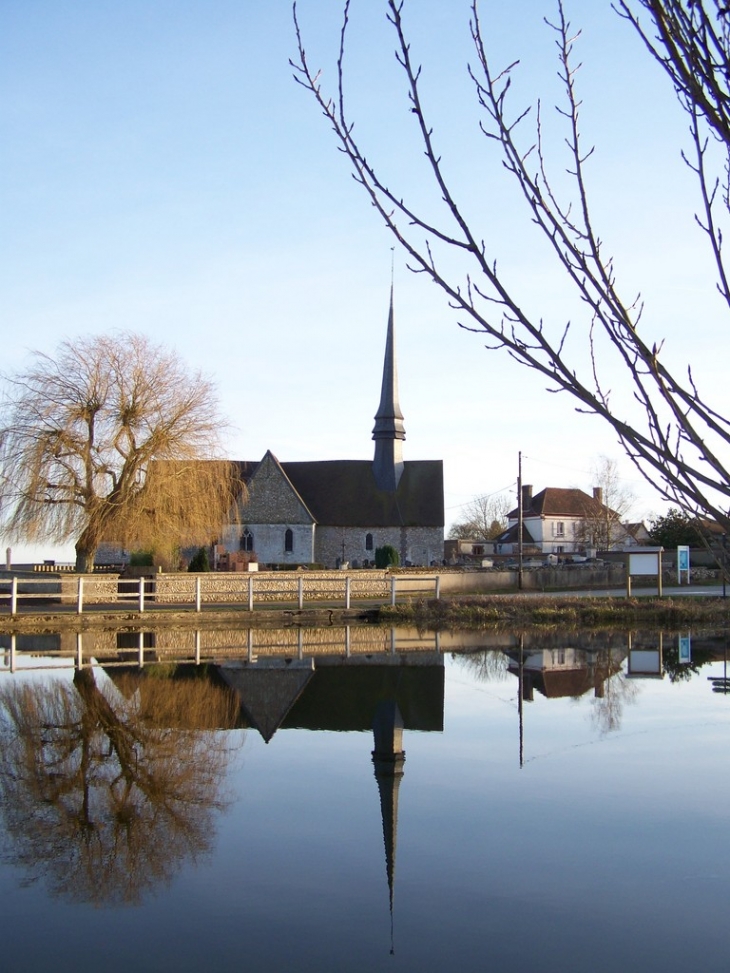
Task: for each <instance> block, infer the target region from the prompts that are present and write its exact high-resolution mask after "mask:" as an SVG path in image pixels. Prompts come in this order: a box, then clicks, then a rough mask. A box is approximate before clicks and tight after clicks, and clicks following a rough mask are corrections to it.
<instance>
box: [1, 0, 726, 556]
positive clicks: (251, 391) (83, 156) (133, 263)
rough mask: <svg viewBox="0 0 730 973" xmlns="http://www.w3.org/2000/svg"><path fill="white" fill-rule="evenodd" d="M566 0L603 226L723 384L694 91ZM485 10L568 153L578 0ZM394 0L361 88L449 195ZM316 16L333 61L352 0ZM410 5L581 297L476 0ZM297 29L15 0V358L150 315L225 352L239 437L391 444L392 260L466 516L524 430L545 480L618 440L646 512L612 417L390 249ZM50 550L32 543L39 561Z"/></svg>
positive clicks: (4, 77) (417, 441)
mask: <svg viewBox="0 0 730 973" xmlns="http://www.w3.org/2000/svg"><path fill="white" fill-rule="evenodd" d="M566 9H567V12H568V15H569V17H570V19H571V21H572V22H573V23H574V24H575V26H576V29H577V28H578V27H580V28H581V30H582V34H581V37H580V39H579V41H578V53H579V57H578V60H580V61H581V62H582V68H581V70H580V72H579V83H580V90H581V92H582V97H583V106H582V108H581V121H582V125H583V131H584V135H585V138H586V140H587V144H595V146H596V152H595V155H594V157H593V158H592V160H591V163H590V167H591V168H590V186H589V190H590V192H591V194H592V199H593V204H594V214H595V217H596V222H597V223H598V225H599V228H600V234H601V237H602V238H603V239H604V240H605V242H606V246H607V248H608V249H609V250H610V251H611V252H612V253H613V254H614V255H615V260H616V268H617V274H618V276H619V280H620V281H621V282H622V283H623V285H624V292H625V293H631V294H633V293H634V292H637V293H638V292H641V295H642V298H643V300H644V301H645V306H646V310H645V315H644V322H645V324H644V326H645V327H646V328H647V329H648V330H649V332H650V333H651V334H656V336H657V338H658V340H662V339H665V340H666V346H665V347H666V354H667V355H668V356H669V358H670V360H671V361H673V362H675V363H679V364H680V365H682V364H684V363H686V362H688V361H689V360H690V359H691V361H692V364H693V368H694V371H695V375H696V377H698V378H699V379H700V380H701V381H702V382H703V383H704V385H705V387H707V388H708V389H710V390H714V389H717V390H718V394H719V392H720V390H721V389H722V387H724V386H723V385H722V384H721V383H723V382H724V381H725V379H724V376H723V374H722V371H721V369H722V368H723V362H722V361H721V360H719V356H717V348H716V344H715V341H714V337H715V335H716V332H717V324H718V321H719V315H720V313H721V306H720V304H719V301H718V300H717V298H716V295H715V292H714V281H713V279H712V276H711V274H710V269H711V268H709V266H708V261H707V259H706V249H705V244H704V241H703V238H702V235H701V233H700V231H699V229H698V228H697V226H696V224H695V222H694V207H695V206H696V201H697V200H696V196H695V187H694V184H693V182H692V177H691V174H690V173H689V172H688V171H687V168H686V166H684V164H683V163H682V159H681V150H682V148H683V147H684V148H686V146H687V122H686V119H685V118H684V116H683V115H682V112H681V110H680V109H679V107H678V105H677V104H676V101H675V99H674V96H673V93H672V91H671V89H670V88H669V87H668V85H667V83H666V81H665V80H664V78H663V76H662V75H661V72H660V71H659V69H658V68H657V66H656V65H654V64H653V63H652V62H651V61H650V60H649V59H648V57H647V55H646V54H645V53H644V51H643V50H642V48H641V45H640V42H639V41H638V39H637V38H636V37H635V36H634V34H633V33H632V30H631V28H630V26H629V25H627V24H626V23H625V22H623V21H621V19H620V18H619V17H618V16H617V15H616V13H615V12H614V11H612V9H611V4H610V2H609V0H566ZM480 11H481V16H482V18H483V21H484V23H485V24H486V25H487V28H488V29H487V45H488V47H489V49H490V51H492V52H493V53H494V58H495V61H496V62H498V63H501V64H504V65H506V64H508V63H510V62H511V61H514V60H515V59H518V58H519V60H520V67H519V72H518V75H517V80H516V82H515V98H516V101H515V104H518V103H520V102H523V103H524V104H525V105H526V104H528V103H530V102H534V101H535V100H536V99H537V98H540V99H541V100H542V104H543V105H545V106H546V108H547V109H548V110H546V113H545V117H546V119H548V121H549V122H550V125H551V126H554V127H553V128H550V131H549V133H548V136H547V137H548V147H552V148H554V150H555V171H556V173H559V171H560V146H561V138H562V136H561V133H560V130H559V128H558V127H557V125H558V121H559V119H558V116H557V115H556V113H555V112H554V111H553V110H552V106H553V105H554V104H555V102H556V101H557V99H558V97H559V91H560V88H559V83H558V81H557V79H556V70H557V61H556V58H555V46H554V37H553V35H552V32H551V30H550V28H549V27H548V26H547V25H546V24H545V22H544V18H545V17H546V16H547V17H550V16H552V15H553V14H554V11H555V4H554V3H553V2H552V0H512V2H510V3H509V4H505V3H503V2H497V0H483V2H482V3H481V4H480ZM385 13H386V5H385V2H384V0H353V4H352V18H351V23H350V48H349V51H348V61H347V70H348V74H347V84H348V88H347V91H348V103H349V105H350V107H351V111H352V115H353V117H354V119H355V123H356V130H357V133H358V137H359V138H360V140H361V141H362V143H363V144H365V145H366V146H367V155H368V157H369V158H371V159H372V160H374V161H376V162H377V164H378V166H379V167H380V170H381V171H382V172H384V173H385V174H386V175H387V177H388V178H389V179H392V183H393V184H394V185H398V186H399V187H401V191H402V192H403V193H409V194H413V198H414V199H417V200H422V201H425V205H427V206H437V203H434V199H433V194H432V191H431V190H430V189H429V186H428V184H427V182H426V171H425V168H424V165H423V156H422V151H421V149H420V147H419V145H418V144H417V141H416V139H415V130H414V124H413V116H412V114H411V113H410V112H409V110H408V105H407V103H406V100H405V95H404V85H403V81H402V79H401V77H400V75H399V73H398V69H397V65H396V64H395V59H394V55H393V50H394V38H393V36H392V32H391V29H390V28H389V25H388V23H387V20H386V16H385ZM298 16H299V20H300V24H301V27H302V32H303V35H304V41H305V46H306V49H307V54H308V57H309V60H310V63H312V64H316V65H320V66H321V68H322V84H323V86H324V87H325V89H331V88H332V86H333V83H334V81H335V77H336V74H335V61H336V56H337V43H338V36H339V30H340V23H341V2H340V0H299V4H298ZM405 17H406V26H407V29H408V30H409V34H410V37H411V42H412V55H413V57H414V59H415V60H416V61H418V62H419V63H421V64H422V65H423V75H422V77H423V92H424V100H425V103H426V111H427V113H429V115H430V117H431V119H432V124H433V126H434V133H435V138H436V142H437V145H438V146H439V149H440V151H441V153H442V157H443V159H444V165H445V168H446V171H447V173H448V175H449V178H450V180H451V182H452V185H453V186H454V187H455V191H456V192H457V194H458V195H459V198H460V199H461V200H462V202H463V204H464V206H465V209H466V210H467V211H468V213H469V216H470V218H471V219H472V220H473V221H474V222H475V223H476V224H479V225H480V227H481V234H482V235H483V236H485V238H486V239H487V242H488V245H489V247H490V252H493V253H494V255H495V257H497V258H498V259H499V266H500V269H503V270H504V272H505V274H506V275H507V276H508V278H509V280H510V281H511V282H512V283H514V285H515V286H516V288H517V290H518V293H519V294H520V296H521V298H522V299H523V301H524V304H525V306H527V307H529V308H530V309H532V310H534V311H535V313H537V314H539V315H545V318H546V320H550V321H553V322H563V321H565V320H567V319H568V318H569V317H571V315H572V314H573V313H574V311H575V301H574V297H573V296H572V294H571V293H570V290H569V287H568V284H567V281H565V280H564V279H563V278H562V277H561V275H560V274H559V273H558V271H556V270H555V268H554V266H552V265H551V264H550V262H549V260H548V255H547V253H546V250H545V247H544V246H543V245H542V244H541V242H540V241H539V240H537V239H536V237H535V234H534V232H533V230H532V228H531V226H530V222H529V217H528V216H527V215H526V214H525V212H524V208H521V207H520V205H519V200H518V198H517V196H516V194H515V191H514V187H512V186H511V184H510V182H509V179H508V177H507V175H506V174H505V172H504V171H503V168H502V167H501V165H500V163H499V160H498V159H497V157H496V156H495V155H494V154H493V150H492V148H491V146H490V144H489V143H488V142H486V140H485V139H484V138H483V137H481V136H480V135H479V131H478V122H479V112H478V106H477V105H476V100H475V96H474V92H473V86H472V85H471V82H470V81H469V77H468V74H467V64H468V63H469V62H471V61H473V60H474V57H473V50H472V48H471V41H470V37H469V3H468V0H449V2H448V3H444V2H443V0H406V5H405ZM295 54H296V41H295V35H294V28H293V21H292V11H291V4H290V3H289V2H288V0H268V2H266V3H261V2H259V0H205V2H203V0H174V2H173V0H125V2H124V3H122V4H120V3H118V2H112V0H94V2H93V3H91V2H88V0H66V2H64V3H63V4H59V3H57V2H52V0H23V2H22V3H21V2H18V0H0V174H1V177H0V213H1V214H2V217H1V219H0V314H1V315H2V322H3V327H2V333H3V350H2V360H1V366H0V367H1V368H2V371H3V373H6V374H7V373H10V374H12V373H14V372H16V371H18V370H20V369H22V368H23V367H24V365H25V364H27V362H28V353H29V352H30V351H32V350H36V349H37V350H40V351H43V352H46V353H52V352H53V349H54V348H55V347H56V346H57V345H58V343H59V342H60V341H62V340H64V339H73V338H74V337H76V336H80V335H88V334H96V333H105V332H108V331H114V330H117V331H135V332H141V333H143V334H145V335H147V336H149V337H150V338H151V339H152V340H153V341H155V342H159V343H162V344H164V345H166V346H169V347H172V348H174V349H175V350H176V351H177V352H178V353H179V354H180V355H181V357H182V358H183V360H184V361H185V362H186V363H187V364H188V365H189V367H190V368H191V370H194V371H195V370H200V371H202V372H203V373H204V374H205V375H207V376H209V377H211V378H212V379H213V380H214V382H215V384H216V386H217V389H218V392H219V396H220V402H221V411H222V413H223V415H224V416H225V417H226V418H227V419H228V420H229V421H230V423H231V424H232V432H231V434H230V436H229V439H228V442H227V449H228V450H229V455H230V456H231V457H232V458H236V459H248V460H257V459H260V458H261V457H262V456H263V454H264V452H265V451H266V450H267V449H271V450H272V452H273V453H274V454H275V455H276V456H277V457H278V458H279V459H280V460H282V461H294V460H317V459H336V458H343V459H364V458H368V457H370V456H371V455H372V453H373V443H372V440H371V433H372V425H373V417H374V414H375V411H376V409H377V406H378V401H379V394H380V377H381V369H382V360H383V352H384V346H385V332H386V324H387V314H388V301H389V294H390V284H391V261H392V262H393V279H394V295H395V321H396V340H397V351H398V361H399V380H400V400H401V406H402V409H403V413H404V416H405V427H406V437H407V438H406V443H405V458H406V459H443V461H444V473H445V505H446V518H447V526H448V525H449V524H451V523H452V522H453V521H455V520H458V519H459V517H460V516H461V515H462V513H463V511H464V508H465V505H468V503H469V502H470V500H472V499H473V498H474V497H476V496H478V495H483V494H493V493H500V492H508V493H511V496H512V497H513V498H514V495H515V493H514V491H515V483H516V478H517V463H518V454H519V453H520V452H521V454H522V467H523V481H524V482H525V483H532V484H533V486H534V489H535V492H537V491H538V490H540V489H542V488H543V487H545V486H559V487H561V486H563V487H567V486H578V487H581V488H583V489H586V490H588V491H590V488H591V486H592V482H591V470H592V468H593V467H594V466H595V464H596V462H597V461H598V458H599V457H600V456H608V457H610V458H613V459H615V460H616V461H617V462H618V464H619V468H620V471H621V474H622V477H623V479H624V482H625V484H626V487H627V489H628V490H630V491H631V492H633V493H634V494H635V495H636V498H637V499H636V503H635V505H634V507H633V509H632V514H631V515H632V518H635V519H641V518H646V517H651V516H653V515H657V514H659V513H662V512H663V511H664V510H665V509H666V504H664V503H663V502H662V501H661V499H660V498H659V497H658V496H657V494H656V492H655V491H654V490H653V489H652V488H651V486H650V485H648V484H647V483H645V482H644V481H643V480H641V479H640V478H639V477H638V475H637V473H636V471H635V470H634V469H633V467H631V465H630V464H629V463H628V462H627V461H626V460H624V459H623V458H622V453H621V449H620V446H619V445H618V444H617V443H616V440H615V435H614V434H613V433H612V432H611V430H610V429H609V428H608V427H607V426H605V425H603V424H602V423H601V422H600V420H598V419H596V418H593V417H589V416H585V415H582V414H579V413H577V412H576V410H575V405H574V404H573V403H572V402H571V400H569V399H568V398H567V397H565V396H563V395H554V394H550V393H549V392H547V391H546V390H545V382H544V380H541V379H540V378H539V376H537V375H536V374H534V373H532V372H529V371H528V370H526V369H525V368H524V367H521V366H519V365H518V364H516V363H515V362H513V361H512V360H511V359H510V358H509V357H508V356H507V355H506V354H505V353H503V352H497V351H491V350H487V349H486V348H485V341H484V339H483V338H482V337H480V336H479V335H475V334H472V333H469V332H467V331H465V330H463V329H462V328H460V327H459V324H458V318H457V316H456V315H455V312H454V311H453V310H451V309H450V308H449V306H448V304H447V301H446V299H445V298H444V297H443V295H442V294H441V293H440V292H439V291H438V289H437V288H436V287H435V286H434V285H433V284H432V283H430V282H429V281H427V280H426V279H425V278H424V277H423V276H422V275H414V274H413V273H411V272H410V271H409V270H408V269H407V266H406V263H405V260H404V258H403V256H402V255H401V254H400V253H399V252H398V251H397V250H396V251H395V253H394V254H393V252H392V247H393V243H392V240H391V238H390V237H389V235H388V232H387V231H386V229H385V228H384V227H383V225H382V222H381V221H380V220H379V218H378V216H377V214H376V213H375V211H374V210H373V209H372V207H371V206H370V204H369V202H368V200H367V199H366V197H365V196H364V194H363V192H362V190H361V189H360V187H358V186H357V185H356V184H355V182H354V180H353V179H352V176H351V175H350V172H349V171H348V168H347V165H346V160H345V159H344V158H343V156H342V154H341V153H340V152H338V150H337V147H336V144H335V142H334V139H333V137H332V133H331V132H330V131H329V130H328V127H327V123H326V120H325V119H324V118H323V117H322V115H321V113H320V112H319V110H318V108H317V106H316V104H315V103H314V101H313V99H312V97H311V95H309V94H308V93H307V92H306V91H305V90H304V89H303V88H302V87H301V86H299V85H297V84H296V83H295V81H294V80H293V71H292V68H291V67H290V65H289V59H290V58H293V57H295ZM616 382H617V384H618V385H620V382H621V376H620V375H617V376H616ZM4 547H5V544H3V549H4ZM71 550H72V548H70V547H69V548H67V549H64V551H63V552H53V553H54V554H55V555H57V556H59V557H67V558H68V559H71V553H70V552H71ZM38 554H39V552H38V550H37V549H33V550H32V551H31V549H28V548H25V547H23V545H18V544H13V558H14V560H15V561H16V562H17V561H22V560H25V559H26V555H27V556H28V557H30V556H38ZM43 554H44V556H52V555H51V553H50V552H48V551H45V550H44V551H43Z"/></svg>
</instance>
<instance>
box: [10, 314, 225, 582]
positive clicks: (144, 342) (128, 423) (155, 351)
mask: <svg viewBox="0 0 730 973" xmlns="http://www.w3.org/2000/svg"><path fill="white" fill-rule="evenodd" d="M224 428H225V425H224V423H223V422H222V421H221V419H220V417H219V415H218V401H217V396H216V393H215V390H214V388H213V386H212V384H211V382H210V381H209V380H208V379H206V378H204V377H203V376H201V375H200V373H197V372H192V371H188V370H187V369H186V368H185V367H184V365H183V363H182V362H181V360H180V359H179V358H178V356H177V355H176V354H175V352H172V351H169V350H166V349H164V348H162V347H161V346H158V345H154V344H153V343H152V342H150V341H149V340H148V339H147V338H145V337H143V336H142V335H136V334H128V333H126V334H114V335H100V336H94V337H89V338H78V339H74V340H73V341H64V342H63V343H62V344H61V345H60V346H59V347H58V349H57V350H56V352H55V353H54V354H52V355H49V354H44V353H41V352H36V353H35V354H34V356H33V360H32V363H31V365H30V366H29V367H28V368H27V369H26V370H25V371H23V372H20V373H18V374H16V375H13V376H10V377H8V378H7V379H6V390H5V398H4V402H3V405H2V418H1V419H0V529H2V530H3V532H4V533H6V534H7V535H8V536H9V537H11V538H17V539H20V540H24V541H37V540H40V541H52V542H64V541H68V540H70V539H75V542H76V554H77V563H76V566H77V570H82V571H85V570H90V569H91V568H92V567H93V560H94V554H95V552H96V550H97V547H98V545H99V543H100V542H101V541H102V540H110V541H118V542H120V543H125V544H127V545H130V544H136V545H140V544H142V545H148V546H153V547H154V546H162V547H163V548H167V547H171V546H175V545H178V544H180V543H184V542H186V541H187V542H188V543H191V542H192V543H194V542H195V541H198V542H200V541H206V542H207V541H209V540H210V534H211V532H215V531H216V530H217V529H218V527H219V525H220V524H221V523H224V522H226V521H227V520H229V519H230V511H231V510H232V509H233V507H234V504H233V501H234V499H235V497H236V495H237V493H238V492H239V490H240V484H239V483H238V482H237V478H236V470H235V467H234V466H233V465H232V464H231V463H229V462H226V461H223V460H220V459H218V458H217V457H218V456H219V455H220V449H221V443H220V435H221V431H222V429H224Z"/></svg>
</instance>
